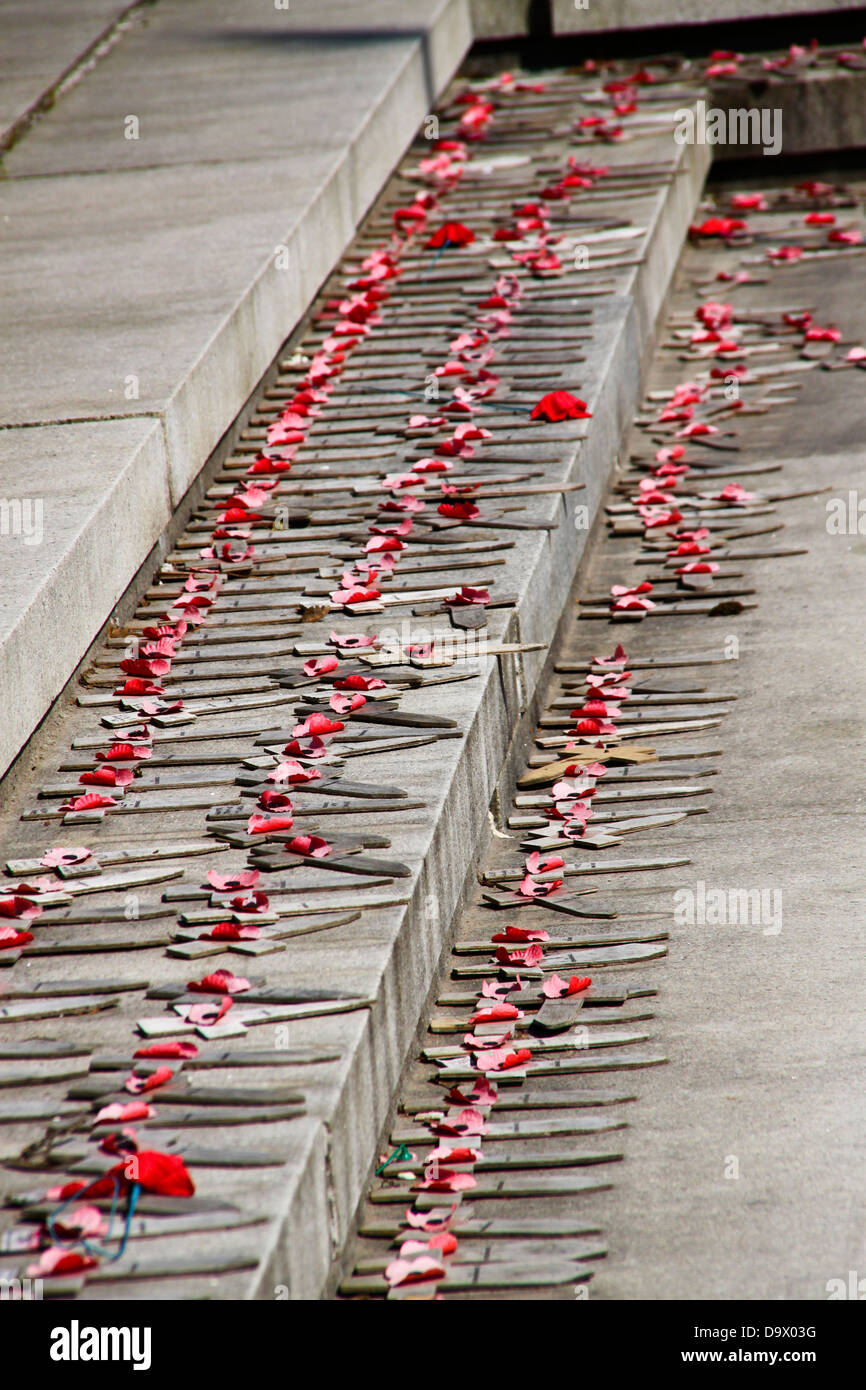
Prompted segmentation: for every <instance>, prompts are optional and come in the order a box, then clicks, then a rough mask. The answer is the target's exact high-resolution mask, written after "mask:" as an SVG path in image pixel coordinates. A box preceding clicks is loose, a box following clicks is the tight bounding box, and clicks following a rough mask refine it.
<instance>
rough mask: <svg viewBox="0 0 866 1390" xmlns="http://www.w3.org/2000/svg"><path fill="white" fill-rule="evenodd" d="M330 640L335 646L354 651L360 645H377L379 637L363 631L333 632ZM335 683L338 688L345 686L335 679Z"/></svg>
mask: <svg viewBox="0 0 866 1390" xmlns="http://www.w3.org/2000/svg"><path fill="white" fill-rule="evenodd" d="M328 641H329V642H330V643H331V645H332V646H334V647H342V648H343V650H344V651H354V650H356V649H357V648H360V647H375V645H376V641H377V639H376V638H375V637H369V636H368V635H367V634H366V633H363V632H344V633H336V632H332V633H331V634H330V636H329V637H328ZM334 684H335V685H336V686H337V688H338V689H342V688H343V687H342V685H341V683H340V682H339V681H335V682H334Z"/></svg>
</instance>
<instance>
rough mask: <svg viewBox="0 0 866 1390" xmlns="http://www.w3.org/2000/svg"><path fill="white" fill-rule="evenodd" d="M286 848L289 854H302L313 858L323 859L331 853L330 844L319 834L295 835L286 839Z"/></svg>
mask: <svg viewBox="0 0 866 1390" xmlns="http://www.w3.org/2000/svg"><path fill="white" fill-rule="evenodd" d="M286 849H287V850H288V851H289V853H290V854H304V855H307V856H310V857H312V858H313V859H324V858H326V856H327V855H329V854H330V853H331V849H332V846H331V845H330V844H329V843H328V841H327V840H323V839H322V838H321V836H320V835H296V836H295V837H294V839H293V840H287V841H286Z"/></svg>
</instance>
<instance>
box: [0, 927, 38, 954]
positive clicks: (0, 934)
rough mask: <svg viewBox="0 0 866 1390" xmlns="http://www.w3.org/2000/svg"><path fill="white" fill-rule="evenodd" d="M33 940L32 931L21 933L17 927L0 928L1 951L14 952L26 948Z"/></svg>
mask: <svg viewBox="0 0 866 1390" xmlns="http://www.w3.org/2000/svg"><path fill="white" fill-rule="evenodd" d="M32 940H33V933H32V932H30V931H19V930H17V929H16V928H15V927H4V926H0V951H12V950H16V949H17V948H19V947H21V946H26V945H27V944H28V943H29V942H31V941H32Z"/></svg>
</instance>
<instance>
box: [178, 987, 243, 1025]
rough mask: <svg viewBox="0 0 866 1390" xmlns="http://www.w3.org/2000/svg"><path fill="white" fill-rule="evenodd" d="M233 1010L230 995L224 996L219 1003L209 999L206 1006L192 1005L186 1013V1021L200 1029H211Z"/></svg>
mask: <svg viewBox="0 0 866 1390" xmlns="http://www.w3.org/2000/svg"><path fill="white" fill-rule="evenodd" d="M233 1008H234V1000H233V999H232V997H231V995H229V994H224V995H223V997H222V999H221V1000H220V1001H219V1003H217V1002H216V1001H215V1000H212V999H209V1000H208V1002H207V1003H206V1004H194V1005H193V1007H192V1008H191V1009H189V1010H188V1012H187V1021H188V1022H189V1023H194V1024H196V1026H197V1027H200V1028H213V1027H214V1026H215V1025H216V1024H217V1023H219V1021H220V1019H221V1018H224V1017H225V1015H226V1014H227V1013H228V1011H229V1009H233Z"/></svg>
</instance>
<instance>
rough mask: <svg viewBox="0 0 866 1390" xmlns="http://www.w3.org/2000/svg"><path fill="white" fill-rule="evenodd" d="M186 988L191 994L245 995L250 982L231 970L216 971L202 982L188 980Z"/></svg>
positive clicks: (202, 979)
mask: <svg viewBox="0 0 866 1390" xmlns="http://www.w3.org/2000/svg"><path fill="white" fill-rule="evenodd" d="M186 987H187V989H188V990H189V992H190V994H244V993H245V992H246V990H248V989H249V988H250V982H249V980H245V979H244V978H243V976H242V975H233V974H232V972H231V971H230V970H214V971H212V972H211V974H210V975H204V976H203V977H202V978H201V979H200V980H188V981H187V985H186Z"/></svg>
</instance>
